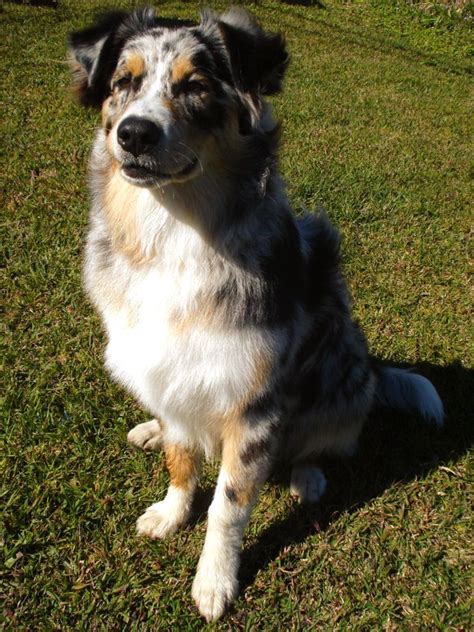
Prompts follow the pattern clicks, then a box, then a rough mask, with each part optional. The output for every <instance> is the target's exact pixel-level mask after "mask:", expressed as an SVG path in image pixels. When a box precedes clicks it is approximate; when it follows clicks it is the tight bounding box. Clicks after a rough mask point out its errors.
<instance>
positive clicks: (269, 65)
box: [69, 9, 443, 621]
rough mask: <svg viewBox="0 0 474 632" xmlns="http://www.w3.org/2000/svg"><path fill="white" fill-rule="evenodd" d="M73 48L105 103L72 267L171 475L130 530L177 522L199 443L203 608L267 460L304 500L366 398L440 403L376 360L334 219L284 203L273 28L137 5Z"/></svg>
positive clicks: (77, 71) (167, 529)
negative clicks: (80, 248) (204, 466)
mask: <svg viewBox="0 0 474 632" xmlns="http://www.w3.org/2000/svg"><path fill="white" fill-rule="evenodd" d="M69 49H70V55H71V63H72V66H73V74H74V87H75V91H76V93H77V95H78V97H79V99H80V101H81V102H82V103H83V104H84V105H88V106H93V107H96V108H97V109H100V110H101V112H102V126H101V128H100V129H99V130H98V131H97V134H96V137H95V141H94V147H93V150H92V157H91V161H90V188H91V193H92V211H91V215H90V225H89V231H88V236H87V241H86V247H85V263H84V283H85V287H86V290H87V293H88V295H89V297H90V298H91V300H92V302H93V304H94V305H95V307H96V308H97V310H98V312H99V314H100V316H101V318H102V320H103V323H104V327H105V329H106V332H107V338H108V345H107V349H106V352H105V364H106V367H107V369H108V371H109V372H110V374H111V375H112V377H113V378H114V379H115V380H117V381H118V382H119V383H120V384H122V385H123V386H124V387H125V388H126V389H128V390H129V391H130V392H131V393H133V394H134V395H135V397H136V398H137V399H138V401H139V402H140V403H141V404H142V405H143V407H144V408H145V409H146V410H147V411H149V413H151V415H152V417H153V419H152V420H151V421H148V422H146V423H142V424H139V425H138V426H137V427H135V428H134V429H133V430H131V432H130V433H129V435H128V440H129V442H130V443H131V444H133V445H134V446H137V447H139V448H143V449H145V450H158V449H163V451H164V454H165V459H166V465H167V467H168V470H169V475H170V485H169V489H168V492H167V494H166V496H165V498H164V499H163V500H161V501H160V502H157V503H155V504H153V505H151V507H149V508H148V509H147V510H146V511H145V513H144V514H143V515H142V516H141V517H140V518H139V519H138V521H137V531H138V533H139V534H142V535H146V536H149V537H150V538H164V537H166V536H169V535H170V534H172V533H174V532H175V531H176V530H177V529H179V528H180V527H182V526H183V525H185V524H186V521H187V520H188V518H189V515H190V510H191V504H192V500H193V496H194V493H195V490H196V486H197V484H198V480H199V471H200V463H201V461H202V459H203V458H206V459H213V458H219V459H220V461H221V468H220V472H219V477H218V481H217V486H216V489H215V493H214V498H213V501H212V503H211V505H210V507H209V512H208V526H207V534H206V538H205V543H204V548H203V550H202V554H201V558H200V560H199V564H198V567H197V573H196V576H195V578H194V583H193V588H192V594H193V597H194V600H195V602H196V604H197V607H198V608H199V611H200V613H201V614H202V615H203V616H204V617H205V618H206V619H207V620H208V621H210V620H214V619H217V618H218V617H220V616H221V615H222V614H223V612H224V611H225V609H226V607H227V606H228V605H229V603H230V602H231V601H232V600H233V599H234V598H235V596H236V594H237V592H238V580H237V576H238V570H239V556H240V549H241V546H242V537H243V532H244V529H245V526H246V524H247V522H248V520H249V516H250V512H251V510H252V506H253V505H254V503H255V501H256V498H257V495H258V492H259V489H260V488H261V486H262V484H263V483H264V482H265V480H266V479H267V478H268V476H269V473H270V472H271V469H272V466H274V465H275V463H281V462H286V463H289V464H291V466H292V475H291V491H292V493H294V494H295V495H297V496H299V497H300V500H301V501H309V502H311V501H316V500H317V499H318V498H319V497H320V496H321V494H322V493H323V491H324V488H325V484H326V481H325V478H324V475H323V473H322V471H321V470H320V469H319V468H318V467H317V458H318V455H321V454H322V453H330V454H351V453H352V452H353V451H354V449H355V447H356V445H357V440H358V437H359V434H360V432H361V429H362V426H363V424H364V421H365V419H366V418H367V415H368V413H369V412H370V410H371V409H372V407H373V406H374V405H375V404H376V403H378V404H381V405H386V406H390V407H392V408H395V409H400V410H408V411H413V412H416V413H419V414H420V415H421V416H422V417H424V418H425V419H427V420H431V421H433V422H434V423H435V424H437V425H441V423H442V420H443V407H442V404H441V401H440V399H439V397H438V394H437V392H436V390H435V389H434V387H433V385H432V384H431V383H430V382H429V381H428V380H427V379H425V378H424V377H421V376H420V375H417V374H415V373H412V372H406V371H402V370H400V369H395V368H386V367H385V368H383V367H381V366H378V365H376V364H375V363H374V362H372V361H371V360H370V359H369V356H368V351H367V344H366V340H365V338H364V335H363V333H362V331H361V330H360V328H359V326H358V325H357V324H356V323H355V322H354V321H353V320H352V318H351V311H350V302H349V297H348V291H347V288H346V284H345V281H344V278H343V276H342V274H341V270H340V265H339V234H338V232H337V230H336V229H335V228H334V227H333V226H332V224H331V223H330V222H329V220H328V218H327V217H326V216H325V215H324V214H310V213H308V214H306V215H303V216H300V217H296V216H295V215H294V214H293V213H292V210H291V207H290V203H289V201H288V197H287V194H286V191H285V186H284V183H283V181H282V178H281V176H280V174H279V171H278V164H277V150H278V137H279V134H278V126H277V124H276V123H275V121H274V119H273V118H272V114H271V110H270V107H269V105H268V103H267V102H266V101H265V97H266V96H267V95H272V94H275V93H277V92H278V91H279V90H280V89H281V84H282V80H283V76H284V73H285V70H286V67H287V65H288V54H287V52H286V49H285V42H284V40H283V37H282V36H281V35H279V34H274V33H267V32H265V31H264V30H262V28H261V27H260V25H259V24H258V23H257V22H256V21H255V20H254V19H253V18H252V17H251V16H250V15H249V14H248V13H247V12H245V11H244V10H241V9H231V10H229V11H228V12H226V13H224V14H223V15H221V16H217V15H214V14H213V13H211V12H206V13H204V14H203V16H202V18H201V21H200V23H199V24H198V23H192V22H188V21H186V20H170V19H161V18H158V17H156V16H155V14H154V11H153V10H152V9H144V10H140V11H135V12H133V13H131V14H128V13H122V12H116V13H111V14H108V15H106V16H104V17H103V18H101V19H100V20H99V21H98V22H97V23H96V24H95V25H93V26H92V27H90V28H88V29H86V30H83V31H78V32H75V33H72V34H71V35H70V38H69Z"/></svg>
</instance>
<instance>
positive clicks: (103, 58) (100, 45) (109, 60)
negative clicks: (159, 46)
mask: <svg viewBox="0 0 474 632" xmlns="http://www.w3.org/2000/svg"><path fill="white" fill-rule="evenodd" d="M155 25H156V19H155V15H154V11H153V9H143V10H141V11H135V12H134V13H125V12H123V11H114V12H112V13H107V14H106V15H104V16H102V17H101V18H100V19H99V20H98V21H97V22H96V23H95V24H94V25H93V26H91V27H90V28H87V29H84V30H83V31H75V32H74V33H71V34H70V35H69V38H68V48H69V53H70V61H71V66H72V71H73V88H74V91H75V92H76V94H77V96H78V98H79V101H80V102H81V103H82V104H83V105H87V106H92V107H97V108H99V107H100V106H101V105H102V103H103V101H104V100H105V98H106V97H107V96H108V94H109V92H110V81H111V78H112V75H113V73H114V71H115V68H116V65H117V62H118V58H119V56H120V53H121V51H122V48H123V46H124V44H125V42H126V40H127V39H128V38H129V37H131V36H132V35H134V34H136V33H140V32H143V31H145V30H147V29H148V28H151V27H153V26H155Z"/></svg>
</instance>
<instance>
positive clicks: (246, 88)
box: [219, 7, 289, 96]
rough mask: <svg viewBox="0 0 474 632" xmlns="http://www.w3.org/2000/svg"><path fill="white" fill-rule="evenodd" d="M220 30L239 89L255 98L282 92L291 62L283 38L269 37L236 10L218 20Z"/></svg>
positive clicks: (228, 12) (250, 17) (255, 23)
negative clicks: (284, 78)
mask: <svg viewBox="0 0 474 632" xmlns="http://www.w3.org/2000/svg"><path fill="white" fill-rule="evenodd" d="M219 27H220V30H221V33H222V37H223V40H224V44H225V47H226V49H227V52H228V55H229V59H230V64H231V72H232V76H233V80H234V83H235V84H236V86H237V88H238V89H239V90H241V91H242V92H245V93H250V94H253V95H255V96H260V95H270V94H275V93H277V92H279V91H280V90H281V87H282V81H283V76H284V74H285V71H286V68H287V66H288V61H289V57H288V53H287V52H286V46H285V40H284V38H283V36H282V35H281V34H280V33H266V32H265V31H264V30H263V29H262V28H261V26H260V25H259V24H258V22H257V21H256V20H255V19H254V18H253V17H252V16H251V15H250V14H249V13H248V12H247V11H245V9H240V8H237V7H234V8H232V9H230V10H229V11H226V13H224V14H223V15H222V16H221V17H220V18H219Z"/></svg>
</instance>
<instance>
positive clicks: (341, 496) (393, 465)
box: [207, 363, 474, 590]
mask: <svg viewBox="0 0 474 632" xmlns="http://www.w3.org/2000/svg"><path fill="white" fill-rule="evenodd" d="M416 369H417V370H418V371H419V373H421V374H422V375H425V376H426V377H428V378H429V379H430V380H431V381H432V382H433V383H434V384H435V385H436V388H437V389H438V392H439V394H440V396H441V398H442V400H443V403H444V406H445V412H446V419H445V427H444V428H443V429H442V430H437V429H436V428H434V427H432V426H428V425H425V424H423V423H421V422H420V421H419V420H418V419H415V418H413V417H410V416H408V415H401V414H400V413H392V412H386V411H381V412H380V411H378V412H374V413H373V414H372V415H371V417H370V418H369V420H368V422H367V424H366V426H365V429H364V431H363V433H362V436H361V441H360V446H359V451H358V453H357V455H356V456H355V457H353V458H352V459H348V460H339V459H337V460H336V459H325V460H324V461H323V462H321V464H322V467H323V470H324V472H325V474H326V477H327V479H328V489H327V492H326V494H325V495H324V497H323V498H322V500H321V502H320V503H318V504H317V505H314V506H301V505H297V504H296V503H295V506H294V507H293V509H291V510H290V514H289V515H288V516H286V517H285V518H284V519H283V520H280V521H276V522H273V523H272V524H271V525H270V526H269V527H268V528H267V529H266V530H265V531H264V532H263V534H262V535H261V536H260V537H259V539H258V541H257V542H256V543H255V544H253V545H252V546H250V547H248V548H245V549H244V551H243V554H242V563H241V576H240V580H241V590H244V589H245V587H246V586H248V585H249V584H251V583H252V582H253V581H254V578H255V576H256V574H257V572H258V570H259V569H261V568H263V567H265V566H266V565H267V564H268V563H269V562H271V561H272V560H273V559H274V558H276V557H277V556H278V555H279V553H280V552H281V551H282V549H284V548H285V547H286V546H288V545H292V544H298V543H300V542H303V541H304V540H305V539H306V538H307V537H308V536H309V535H312V534H314V533H315V532H321V531H324V530H325V529H327V528H328V527H329V526H330V525H331V524H332V523H333V522H334V521H335V520H337V518H338V517H339V516H340V515H341V514H342V513H343V512H346V511H347V512H349V513H352V512H355V511H357V509H359V508H360V507H362V506H363V505H364V504H366V503H368V502H370V501H371V500H373V499H374V498H376V497H377V496H380V495H381V494H382V493H383V492H384V491H385V490H386V489H388V488H390V487H391V486H392V485H393V484H394V483H397V482H409V481H411V480H413V479H415V478H418V477H422V476H425V475H426V474H427V473H428V472H430V470H432V469H435V468H437V467H439V466H440V465H443V464H447V463H449V462H450V461H453V460H456V459H457V458H459V457H461V456H462V455H464V454H465V453H466V452H467V451H468V449H469V447H470V446H471V444H472V443H473V438H474V436H473V424H472V419H471V415H472V412H471V411H472V410H473V409H474V406H473V403H474V402H473V392H474V370H472V369H466V368H464V367H462V366H461V365H460V364H458V363H455V364H452V365H450V366H447V367H437V366H433V365H429V364H418V365H417V366H416ZM288 476H289V472H288V473H287V476H286V478H285V479H281V480H276V479H274V480H272V483H274V484H288ZM207 493H208V494H209V492H207Z"/></svg>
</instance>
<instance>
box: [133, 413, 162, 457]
mask: <svg viewBox="0 0 474 632" xmlns="http://www.w3.org/2000/svg"><path fill="white" fill-rule="evenodd" d="M162 436H163V433H162V430H161V426H160V422H159V421H158V420H157V419H152V420H151V421H145V423H143V424H138V426H135V428H132V430H130V432H129V433H128V435H127V441H128V443H130V445H133V446H135V447H136V448H141V449H142V450H159V449H160V448H161V440H162Z"/></svg>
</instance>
